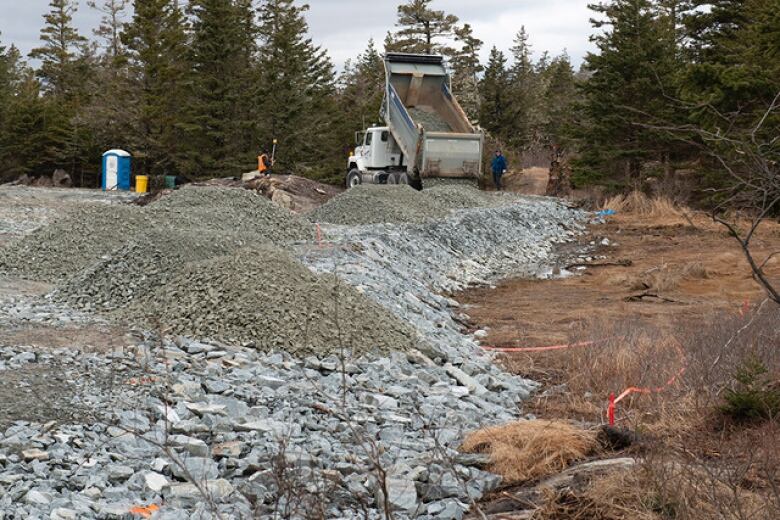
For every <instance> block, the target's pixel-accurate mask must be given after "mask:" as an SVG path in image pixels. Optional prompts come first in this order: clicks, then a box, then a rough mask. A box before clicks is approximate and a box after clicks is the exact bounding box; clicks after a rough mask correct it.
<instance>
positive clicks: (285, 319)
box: [117, 247, 420, 370]
mask: <svg viewBox="0 0 780 520" xmlns="http://www.w3.org/2000/svg"><path fill="white" fill-rule="evenodd" d="M117 314H118V317H120V318H121V319H123V320H130V321H133V322H136V323H137V322H139V320H140V321H141V322H145V323H147V324H149V325H150V326H155V325H159V326H161V327H164V328H165V329H167V330H170V331H171V332H172V333H174V334H183V335H188V336H192V337H199V338H211V339H216V340H220V341H224V342H226V343H231V344H247V343H252V344H253V345H254V346H255V347H256V348H258V349H260V350H264V351H270V350H274V349H284V350H286V351H288V352H293V353H297V354H302V355H305V354H308V353H312V352H317V353H331V352H339V351H340V350H348V351H354V352H367V351H370V352H390V351H393V350H406V349H408V348H412V347H415V346H416V345H417V343H419V342H420V341H419V339H418V334H417V332H416V331H415V330H414V329H412V328H411V327H408V326H407V325H406V324H404V323H402V322H401V321H399V320H398V319H397V318H396V317H395V316H394V315H393V314H391V313H390V312H389V311H388V310H386V309H384V308H382V307H381V306H379V305H377V304H376V303H374V302H372V301H371V300H369V299H368V298H366V297H365V296H363V295H361V294H360V293H359V292H358V291H356V290H355V289H354V288H352V287H351V286H349V285H347V284H344V283H342V282H340V281H339V280H338V279H336V278H334V277H332V276H324V275H316V274H314V273H312V272H311V271H309V270H308V269H306V267H304V266H303V265H301V264H300V263H299V262H298V261H297V260H296V259H295V258H294V257H292V256H291V255H290V254H288V253H286V252H284V251H282V250H280V249H276V248H272V247H264V248H258V249H244V250H241V251H239V252H236V253H233V254H231V255H229V256H222V257H219V258H216V259H213V260H209V261H205V262H196V263H191V264H187V265H186V266H185V267H184V268H183V269H182V270H180V272H179V273H177V274H176V275H175V276H173V277H171V278H170V279H169V280H168V282H167V283H166V284H165V285H164V286H160V287H157V288H154V289H153V290H149V291H146V292H144V293H142V294H139V295H138V296H137V297H136V298H135V299H134V300H133V302H132V304H131V305H129V306H128V307H127V308H126V309H122V310H120V311H119V312H118V313H117ZM335 368H336V365H335V364H334V365H333V369H334V370H335Z"/></svg>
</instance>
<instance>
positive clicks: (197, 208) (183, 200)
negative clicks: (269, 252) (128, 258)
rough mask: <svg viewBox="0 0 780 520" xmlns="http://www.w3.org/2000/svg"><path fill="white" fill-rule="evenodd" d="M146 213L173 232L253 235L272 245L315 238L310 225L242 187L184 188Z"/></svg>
mask: <svg viewBox="0 0 780 520" xmlns="http://www.w3.org/2000/svg"><path fill="white" fill-rule="evenodd" d="M145 211H147V212H148V213H149V214H151V215H153V218H154V219H155V220H157V221H160V222H166V223H168V224H169V225H170V226H172V227H174V228H176V229H185V230H186V229H192V230H201V229H208V230H214V231H220V232H226V233H230V232H243V233H256V234H259V235H262V236H264V237H266V238H267V240H268V242H271V243H279V242H289V241H295V240H308V239H311V238H314V228H313V226H312V225H311V224H310V223H309V222H306V221H305V220H303V219H301V218H300V217H297V216H295V215H293V214H291V213H290V212H289V211H287V210H286V209H284V208H281V207H279V206H277V205H276V204H274V203H273V202H271V201H270V200H268V199H267V198H266V197H264V196H263V195H261V194H258V193H257V192H255V191H251V190H245V189H243V188H225V187H217V186H213V187H212V186H209V187H202V186H185V187H184V188H181V189H179V190H176V191H175V192H173V193H172V194H171V195H169V196H167V197H163V198H161V199H160V200H159V201H157V202H155V203H153V204H150V205H149V206H147V208H146V210H145Z"/></svg>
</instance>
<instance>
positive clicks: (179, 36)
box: [121, 0, 195, 174]
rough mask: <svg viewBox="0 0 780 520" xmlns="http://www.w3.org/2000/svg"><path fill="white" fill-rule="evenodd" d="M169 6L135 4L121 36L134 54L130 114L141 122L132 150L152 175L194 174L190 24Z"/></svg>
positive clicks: (158, 0)
mask: <svg viewBox="0 0 780 520" xmlns="http://www.w3.org/2000/svg"><path fill="white" fill-rule="evenodd" d="M177 4H178V3H172V2H170V1H169V0H135V3H134V10H133V18H132V20H131V21H130V22H129V23H128V24H127V25H125V27H124V28H123V31H122V33H121V40H122V43H123V44H125V45H126V46H127V47H128V49H129V51H130V74H131V76H130V79H131V82H132V87H133V93H132V96H131V97H129V98H128V99H127V108H128V110H131V111H132V112H131V116H132V118H133V121H134V122H135V125H134V127H135V128H134V129H133V130H134V131H133V136H132V141H131V145H132V148H134V149H135V150H136V153H135V154H134V155H136V157H137V159H139V160H138V161H137V162H136V164H139V163H140V164H139V166H140V167H141V168H142V169H143V170H145V171H146V172H147V173H154V174H163V173H164V174H175V173H185V174H192V173H194V171H195V166H194V165H193V163H192V162H191V161H190V158H189V157H188V156H187V151H188V150H187V146H186V139H185V136H186V132H185V128H184V125H185V122H186V111H185V109H186V107H187V98H186V89H185V82H186V81H187V80H188V79H189V78H188V70H187V61H186V59H185V57H186V41H187V40H186V34H185V22H184V16H183V13H182V11H181V9H180V8H179V7H178V5H177Z"/></svg>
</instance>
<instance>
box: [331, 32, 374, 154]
mask: <svg viewBox="0 0 780 520" xmlns="http://www.w3.org/2000/svg"><path fill="white" fill-rule="evenodd" d="M384 76H385V73H384V62H383V60H382V56H381V55H380V54H379V51H378V50H377V49H376V45H375V43H374V40H369V42H368V47H366V50H365V51H363V52H362V53H361V54H359V55H358V56H357V58H356V59H355V60H354V62H353V61H351V60H347V63H346V64H345V65H344V72H343V73H342V74H341V75H340V77H339V95H338V106H339V114H341V117H340V120H341V121H342V123H343V124H342V125H340V127H339V136H340V138H339V144H340V151H341V152H342V155H341V157H346V156H347V155H348V154H349V152H350V150H351V149H352V148H353V147H354V146H355V141H354V136H355V132H356V131H357V130H360V129H364V128H366V127H367V126H370V125H371V124H373V123H378V122H379V112H380V108H381V105H382V98H383V95H384V84H385V83H384V82H385V79H384Z"/></svg>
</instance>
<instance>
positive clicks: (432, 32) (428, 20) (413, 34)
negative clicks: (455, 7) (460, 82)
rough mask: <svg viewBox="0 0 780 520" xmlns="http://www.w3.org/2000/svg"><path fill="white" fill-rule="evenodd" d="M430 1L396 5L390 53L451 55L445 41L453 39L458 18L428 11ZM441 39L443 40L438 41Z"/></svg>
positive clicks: (409, 1) (412, 1) (418, 0)
mask: <svg viewBox="0 0 780 520" xmlns="http://www.w3.org/2000/svg"><path fill="white" fill-rule="evenodd" d="M432 2H433V0H408V2H407V3H406V4H402V5H399V6H398V22H397V23H396V26H397V27H400V29H399V30H398V32H397V33H396V34H395V37H394V41H393V42H392V45H391V47H390V50H392V51H397V52H411V53H417V54H443V55H445V56H451V55H452V54H453V52H454V50H453V49H452V47H450V46H449V45H448V44H447V41H448V40H449V39H451V38H452V37H454V36H455V29H456V24H457V23H458V17H457V16H455V15H451V14H446V13H445V12H444V11H437V10H434V9H432V8H431V3H432ZM442 40H444V41H442Z"/></svg>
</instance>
